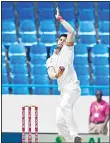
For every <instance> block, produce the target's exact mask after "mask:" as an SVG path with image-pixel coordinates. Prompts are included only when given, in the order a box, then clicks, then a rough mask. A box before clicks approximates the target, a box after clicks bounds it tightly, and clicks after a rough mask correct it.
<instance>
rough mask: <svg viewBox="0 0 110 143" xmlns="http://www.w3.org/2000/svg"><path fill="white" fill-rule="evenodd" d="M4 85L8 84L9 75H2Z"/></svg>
mask: <svg viewBox="0 0 110 143" xmlns="http://www.w3.org/2000/svg"><path fill="white" fill-rule="evenodd" d="M2 84H8V76H7V74H3V73H2Z"/></svg>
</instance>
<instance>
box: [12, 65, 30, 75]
mask: <svg viewBox="0 0 110 143" xmlns="http://www.w3.org/2000/svg"><path fill="white" fill-rule="evenodd" d="M10 72H11V73H12V74H13V75H27V76H28V69H27V66H26V65H24V64H20V65H19V64H14V65H10Z"/></svg>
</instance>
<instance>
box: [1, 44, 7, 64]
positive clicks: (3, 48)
mask: <svg viewBox="0 0 110 143" xmlns="http://www.w3.org/2000/svg"><path fill="white" fill-rule="evenodd" d="M5 60H6V55H5V47H4V46H3V45H2V64H5Z"/></svg>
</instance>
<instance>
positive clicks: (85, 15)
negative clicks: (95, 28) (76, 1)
mask: <svg viewBox="0 0 110 143" xmlns="http://www.w3.org/2000/svg"><path fill="white" fill-rule="evenodd" d="M94 20H95V18H94V12H93V11H91V10H83V11H79V21H91V22H94Z"/></svg>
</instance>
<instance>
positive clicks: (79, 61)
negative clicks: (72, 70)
mask: <svg viewBox="0 0 110 143" xmlns="http://www.w3.org/2000/svg"><path fill="white" fill-rule="evenodd" d="M74 65H88V57H87V56H86V57H81V56H75V57H74Z"/></svg>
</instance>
